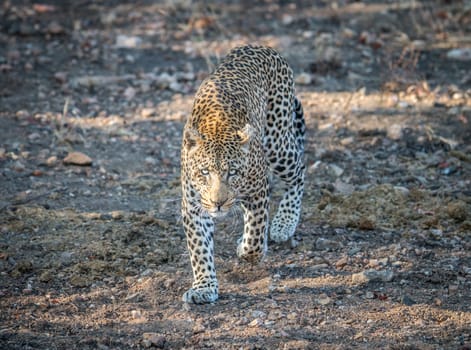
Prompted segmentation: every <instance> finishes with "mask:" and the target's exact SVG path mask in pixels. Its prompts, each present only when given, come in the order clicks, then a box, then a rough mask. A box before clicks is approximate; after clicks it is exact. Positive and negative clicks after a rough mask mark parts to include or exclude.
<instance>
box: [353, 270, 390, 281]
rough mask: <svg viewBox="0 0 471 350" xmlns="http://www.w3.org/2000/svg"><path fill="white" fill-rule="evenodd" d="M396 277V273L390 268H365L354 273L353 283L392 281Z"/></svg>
mask: <svg viewBox="0 0 471 350" xmlns="http://www.w3.org/2000/svg"><path fill="white" fill-rule="evenodd" d="M393 278H394V273H393V272H392V271H390V270H381V271H378V270H374V269H370V270H365V271H362V272H359V273H354V274H353V275H352V282H353V283H368V282H378V281H379V282H390V281H392V279H393Z"/></svg>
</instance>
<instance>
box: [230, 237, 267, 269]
mask: <svg viewBox="0 0 471 350" xmlns="http://www.w3.org/2000/svg"><path fill="white" fill-rule="evenodd" d="M265 251H266V249H264V248H263V247H249V246H246V245H244V244H243V242H239V244H238V245H237V256H238V257H239V259H241V260H244V261H247V262H250V263H252V264H256V263H258V262H260V261H261V260H262V259H263V257H264V256H265Z"/></svg>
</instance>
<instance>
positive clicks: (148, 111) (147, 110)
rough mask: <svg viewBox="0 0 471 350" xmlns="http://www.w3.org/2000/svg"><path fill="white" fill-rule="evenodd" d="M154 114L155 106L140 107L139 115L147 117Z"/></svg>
mask: <svg viewBox="0 0 471 350" xmlns="http://www.w3.org/2000/svg"><path fill="white" fill-rule="evenodd" d="M154 114H155V108H143V109H141V117H142V118H149V117H151V116H153V115H154Z"/></svg>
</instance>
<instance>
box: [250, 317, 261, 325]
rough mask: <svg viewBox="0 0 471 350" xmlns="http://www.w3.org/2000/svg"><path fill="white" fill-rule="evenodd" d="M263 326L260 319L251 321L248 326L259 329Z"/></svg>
mask: <svg viewBox="0 0 471 350" xmlns="http://www.w3.org/2000/svg"><path fill="white" fill-rule="evenodd" d="M262 324H263V322H262V320H261V319H259V318H255V319H254V320H253V321H251V322H250V323H249V324H248V326H249V327H258V326H261V325H262Z"/></svg>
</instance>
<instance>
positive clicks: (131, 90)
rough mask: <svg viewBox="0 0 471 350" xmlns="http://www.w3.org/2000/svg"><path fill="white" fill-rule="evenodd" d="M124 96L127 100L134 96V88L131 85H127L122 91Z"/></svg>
mask: <svg viewBox="0 0 471 350" xmlns="http://www.w3.org/2000/svg"><path fill="white" fill-rule="evenodd" d="M123 95H124V98H126V99H127V100H132V99H133V98H134V96H136V89H135V88H133V87H132V86H128V87H127V88H126V90H124V92H123Z"/></svg>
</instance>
